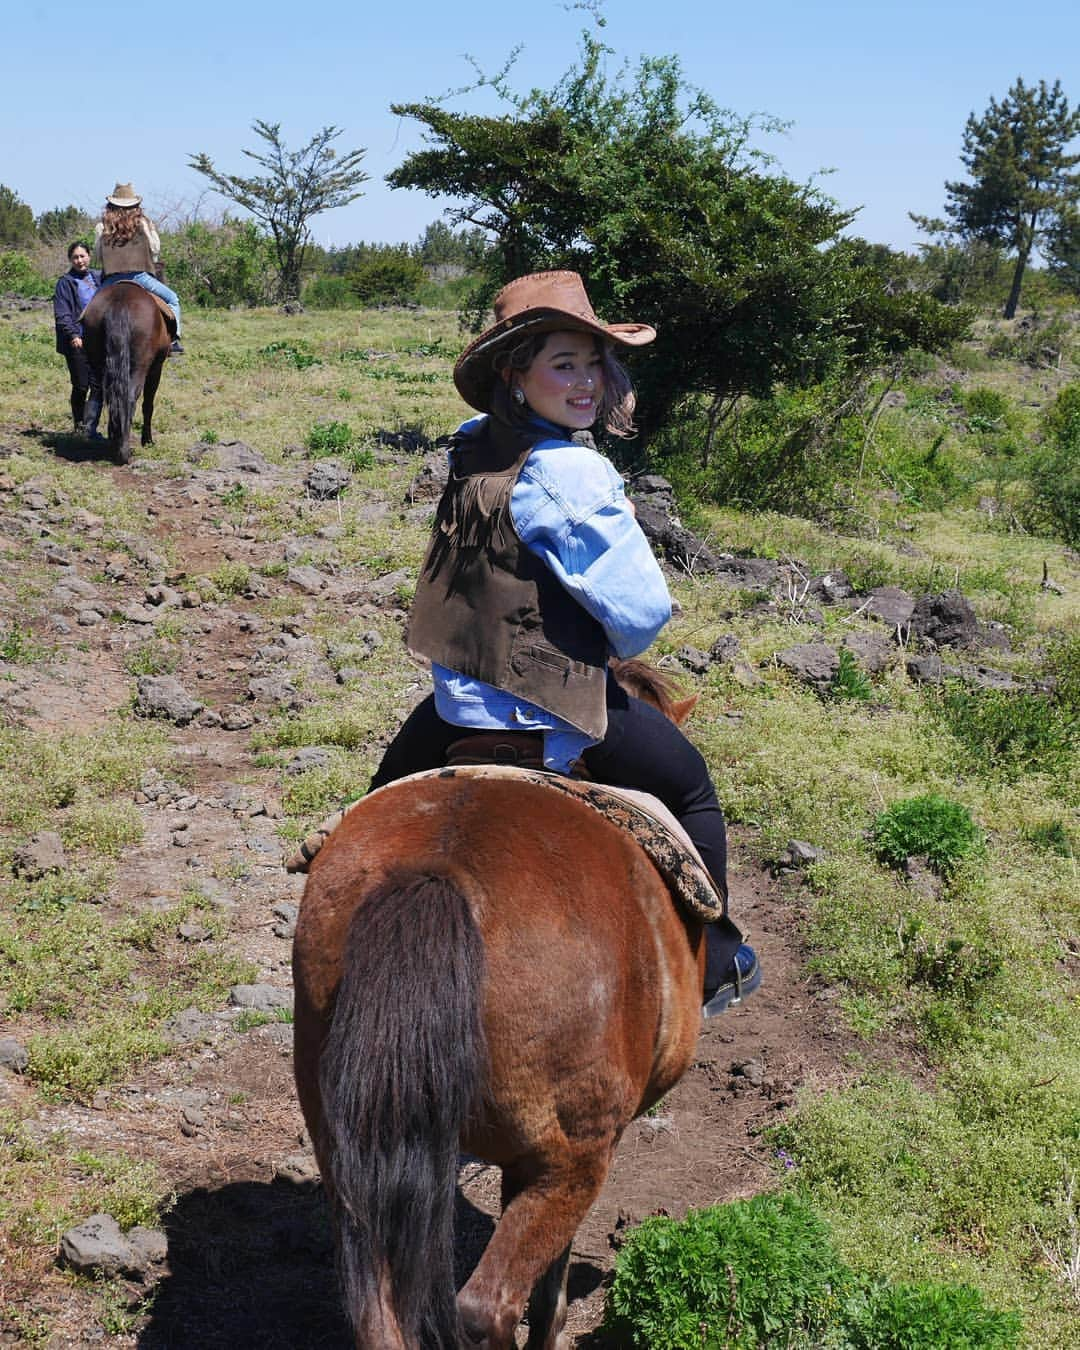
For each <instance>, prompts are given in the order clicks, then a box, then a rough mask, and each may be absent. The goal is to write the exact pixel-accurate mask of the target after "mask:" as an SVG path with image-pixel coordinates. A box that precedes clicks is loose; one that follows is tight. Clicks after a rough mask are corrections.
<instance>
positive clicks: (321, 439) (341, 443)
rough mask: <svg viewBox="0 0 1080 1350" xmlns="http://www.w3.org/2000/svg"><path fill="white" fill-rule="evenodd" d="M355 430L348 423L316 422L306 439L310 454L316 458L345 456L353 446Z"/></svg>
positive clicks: (305, 442)
mask: <svg viewBox="0 0 1080 1350" xmlns="http://www.w3.org/2000/svg"><path fill="white" fill-rule="evenodd" d="M353 440H354V435H353V429H352V427H350V426H349V424H348V422H316V423H315V425H314V426H313V427H312V428H311V430H310V431H309V432H308V434H307V436H306V437H305V439H304V444H305V445H306V446H307V449H308V452H309V453H310V454H312V455H315V456H316V457H322V456H324V455H338V454H343V453H344V452H345V451H346V450H348V449H349V447H350V446H351V445H352V443H353Z"/></svg>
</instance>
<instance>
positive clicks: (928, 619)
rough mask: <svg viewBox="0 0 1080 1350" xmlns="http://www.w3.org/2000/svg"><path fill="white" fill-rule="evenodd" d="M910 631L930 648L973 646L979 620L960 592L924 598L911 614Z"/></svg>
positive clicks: (949, 592)
mask: <svg viewBox="0 0 1080 1350" xmlns="http://www.w3.org/2000/svg"><path fill="white" fill-rule="evenodd" d="M911 631H912V633H913V634H914V635H915V636H916V637H918V638H921V639H922V641H923V642H926V643H929V644H930V645H931V646H933V647H974V646H975V645H976V643H977V642H978V638H979V621H978V619H976V617H975V611H974V610H973V609H972V607H971V604H970V603H969V601H968V600H967V598H966V597H965V596H964V594H963V593H962V592H961V591H957V590H949V591H942V592H941V594H940V595H924V596H923V597H922V598H921V599H920V600H919V601H918V603H917V604H916V605H915V608H914V610H913V611H912V615H911Z"/></svg>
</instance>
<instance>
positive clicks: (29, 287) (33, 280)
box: [0, 251, 53, 299]
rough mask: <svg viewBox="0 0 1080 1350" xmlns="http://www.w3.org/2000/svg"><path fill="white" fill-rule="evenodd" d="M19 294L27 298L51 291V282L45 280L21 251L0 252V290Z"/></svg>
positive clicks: (48, 293)
mask: <svg viewBox="0 0 1080 1350" xmlns="http://www.w3.org/2000/svg"><path fill="white" fill-rule="evenodd" d="M5 291H6V292H7V293H8V294H9V295H21V296H25V297H26V298H27V299H30V298H33V297H35V296H47V295H52V293H53V283H52V282H51V281H46V280H45V278H44V277H43V276H41V274H40V273H39V272H38V271H37V270H36V269H35V268H34V265H33V264H32V263H31V261H30V259H29V258H27V257H26V255H25V254H23V253H15V252H14V251H9V252H7V253H0V292H5Z"/></svg>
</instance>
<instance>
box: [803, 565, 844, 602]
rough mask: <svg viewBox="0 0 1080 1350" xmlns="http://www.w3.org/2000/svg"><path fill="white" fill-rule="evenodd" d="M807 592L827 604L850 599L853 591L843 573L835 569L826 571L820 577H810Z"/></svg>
mask: <svg viewBox="0 0 1080 1350" xmlns="http://www.w3.org/2000/svg"><path fill="white" fill-rule="evenodd" d="M807 594H809V595H813V596H816V597H817V598H818V599H821V600H824V601H825V603H826V604H827V605H835V604H838V603H839V602H840V601H841V600H848V599H850V598H851V596H852V595H854V594H855V592H854V590H853V589H852V585H851V582H850V581H848V579H847V577H846V576H845V574H844V573H843V572H840V571H835V572H826V573H824V574H823V575H822V576H820V577H812V578H811V580H810V588H809V590H808V592H807Z"/></svg>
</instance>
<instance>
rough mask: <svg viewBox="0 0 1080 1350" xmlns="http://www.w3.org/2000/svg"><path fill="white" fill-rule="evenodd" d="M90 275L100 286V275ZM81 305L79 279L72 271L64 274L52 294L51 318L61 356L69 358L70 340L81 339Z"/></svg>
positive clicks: (93, 271)
mask: <svg viewBox="0 0 1080 1350" xmlns="http://www.w3.org/2000/svg"><path fill="white" fill-rule="evenodd" d="M90 275H91V276H92V277H93V278H94V280H95V281H96V282H97V284H98V285H99V286H100V285H101V273H100V272H96V271H95V270H94V269H93V268H91V269H90ZM81 313H82V305H81V304H80V303H79V278H78V277H77V276H76V275H75V273H74V271H70V272H65V273H64V275H63V276H62V277H60V279H59V280H58V281H57V283H56V290H55V291H54V292H53V317H54V319H55V320H56V350H57V351H58V352H60V354H61V355H62V356H70V355H71V352H72V346H71V339H72V338H73V337H82V324H81V323H80V322H79V315H80V314H81Z"/></svg>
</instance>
